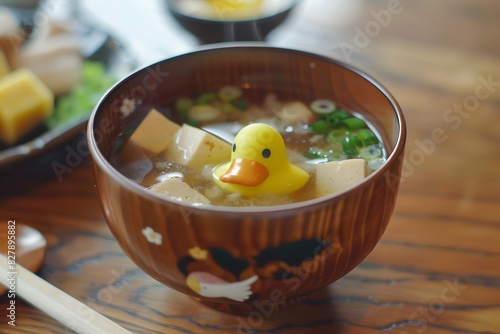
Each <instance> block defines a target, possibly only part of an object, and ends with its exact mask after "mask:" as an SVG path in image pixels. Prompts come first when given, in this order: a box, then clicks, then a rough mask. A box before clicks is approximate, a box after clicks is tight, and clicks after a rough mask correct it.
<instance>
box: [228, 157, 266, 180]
mask: <svg viewBox="0 0 500 334" xmlns="http://www.w3.org/2000/svg"><path fill="white" fill-rule="evenodd" d="M268 175H269V171H268V170H267V168H266V166H264V165H263V164H261V163H260V162H257V161H254V160H249V159H240V158H237V159H233V161H232V162H231V166H229V168H228V170H227V171H226V172H225V173H224V174H222V175H221V176H220V177H219V180H220V181H222V182H225V183H233V184H238V185H241V186H247V187H255V186H258V185H259V184H261V183H262V182H264V180H265V179H266V178H267V176H268Z"/></svg>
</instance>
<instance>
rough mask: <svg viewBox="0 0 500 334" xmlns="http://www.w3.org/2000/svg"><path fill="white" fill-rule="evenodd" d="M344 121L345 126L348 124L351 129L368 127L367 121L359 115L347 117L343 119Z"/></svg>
mask: <svg viewBox="0 0 500 334" xmlns="http://www.w3.org/2000/svg"><path fill="white" fill-rule="evenodd" d="M342 123H343V124H345V126H347V127H348V128H349V129H351V130H356V129H362V128H366V127H367V125H366V123H365V122H364V121H363V120H362V119H360V118H357V117H349V118H346V119H344V120H342Z"/></svg>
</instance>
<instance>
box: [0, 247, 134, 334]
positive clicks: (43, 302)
mask: <svg viewBox="0 0 500 334" xmlns="http://www.w3.org/2000/svg"><path fill="white" fill-rule="evenodd" d="M9 276H15V278H16V283H15V290H16V291H15V295H16V297H17V296H19V297H21V298H22V299H24V300H25V301H26V302H28V303H30V304H31V305H33V306H34V307H36V308H38V309H39V310H42V311H44V312H45V313H47V314H48V315H50V316H51V317H52V318H54V319H56V320H58V321H59V322H61V323H62V324H64V325H65V326H66V328H67V329H70V330H72V331H74V332H76V333H82V334H87V333H88V334H95V333H113V334H120V333H124V334H125V333H127V334H132V332H130V331H128V330H126V329H125V328H123V327H121V326H119V325H118V324H116V323H114V322H113V321H111V320H109V319H108V318H106V317H105V316H103V315H102V314H100V313H99V312H96V311H95V310H93V309H92V308H90V307H88V306H87V305H85V304H83V303H82V302H80V301H78V300H76V299H75V298H73V297H71V296H70V295H68V294H66V293H65V292H63V291H62V290H60V289H58V288H56V287H55V286H53V285H52V284H50V283H48V282H47V281H45V280H43V279H42V278H40V277H39V276H37V275H35V274H33V273H32V272H31V271H29V270H27V269H26V268H24V267H23V266H21V265H19V264H15V269H14V270H10V268H9V265H8V263H7V257H6V256H5V255H4V254H0V283H1V284H2V285H4V286H5V287H6V288H7V291H9V289H10V288H9V285H10V282H9Z"/></svg>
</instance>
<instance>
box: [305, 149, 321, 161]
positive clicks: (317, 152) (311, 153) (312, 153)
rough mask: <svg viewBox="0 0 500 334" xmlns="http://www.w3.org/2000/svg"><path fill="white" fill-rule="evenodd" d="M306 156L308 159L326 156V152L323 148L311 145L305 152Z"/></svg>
mask: <svg viewBox="0 0 500 334" xmlns="http://www.w3.org/2000/svg"><path fill="white" fill-rule="evenodd" d="M304 157H306V158H307V159H318V158H324V157H325V152H324V151H323V150H322V149H319V148H316V147H309V148H308V149H307V151H305V152H304Z"/></svg>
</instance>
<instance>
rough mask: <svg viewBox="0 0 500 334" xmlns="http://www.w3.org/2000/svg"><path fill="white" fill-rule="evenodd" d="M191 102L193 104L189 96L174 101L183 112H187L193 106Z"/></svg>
mask: <svg viewBox="0 0 500 334" xmlns="http://www.w3.org/2000/svg"><path fill="white" fill-rule="evenodd" d="M193 104H194V102H193V100H191V99H190V98H187V97H181V98H179V99H178V100H177V102H176V103H175V107H176V108H177V110H179V111H180V112H182V113H185V112H187V111H188V110H189V109H190V108H191V107H192V106H193Z"/></svg>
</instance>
